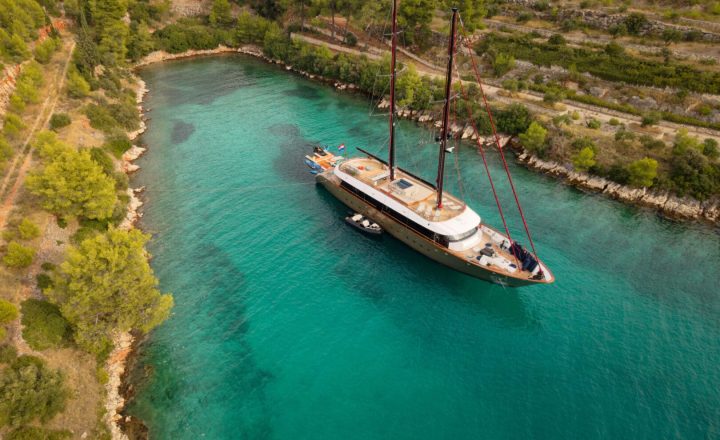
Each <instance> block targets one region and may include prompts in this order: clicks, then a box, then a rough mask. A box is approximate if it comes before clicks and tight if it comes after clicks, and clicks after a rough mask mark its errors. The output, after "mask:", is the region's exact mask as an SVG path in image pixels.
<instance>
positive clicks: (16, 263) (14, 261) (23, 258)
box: [3, 241, 35, 268]
mask: <svg viewBox="0 0 720 440" xmlns="http://www.w3.org/2000/svg"><path fill="white" fill-rule="evenodd" d="M33 258H35V249H33V248H29V247H25V246H23V245H21V244H20V243H17V242H15V241H11V242H10V243H8V246H7V253H6V254H5V256H4V257H3V262H4V263H5V265H6V266H8V267H11V268H24V267H28V266H30V265H31V264H32V261H33Z"/></svg>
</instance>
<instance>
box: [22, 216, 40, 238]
mask: <svg viewBox="0 0 720 440" xmlns="http://www.w3.org/2000/svg"><path fill="white" fill-rule="evenodd" d="M18 232H19V233H20V238H22V239H23V240H31V239H33V238H37V237H39V236H40V228H38V226H37V225H36V224H35V223H33V222H32V221H30V219H28V218H24V219H22V221H21V222H20V224H19V225H18Z"/></svg>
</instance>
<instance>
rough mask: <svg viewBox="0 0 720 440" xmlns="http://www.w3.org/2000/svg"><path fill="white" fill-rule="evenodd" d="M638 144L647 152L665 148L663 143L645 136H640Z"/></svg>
mask: <svg viewBox="0 0 720 440" xmlns="http://www.w3.org/2000/svg"><path fill="white" fill-rule="evenodd" d="M640 143H641V144H643V147H645V148H647V149H648V150H661V149H663V148H665V142H663V141H661V140H660V139H655V138H654V137H652V136H648V135H646V134H644V135H642V136H640Z"/></svg>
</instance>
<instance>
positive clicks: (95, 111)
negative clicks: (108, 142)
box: [83, 104, 119, 133]
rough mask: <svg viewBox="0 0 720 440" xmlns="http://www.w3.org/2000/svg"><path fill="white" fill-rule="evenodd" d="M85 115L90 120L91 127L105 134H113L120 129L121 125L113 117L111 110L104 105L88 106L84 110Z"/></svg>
mask: <svg viewBox="0 0 720 440" xmlns="http://www.w3.org/2000/svg"><path fill="white" fill-rule="evenodd" d="M83 113H85V116H87V117H88V119H90V126H91V127H92V128H96V129H98V130H101V131H104V132H106V133H107V132H111V131H113V130H115V129H117V128H118V126H119V124H118V122H117V121H116V120H115V118H114V117H113V115H112V113H111V112H110V109H109V108H108V107H106V106H103V105H98V104H88V105H87V106H85V108H83Z"/></svg>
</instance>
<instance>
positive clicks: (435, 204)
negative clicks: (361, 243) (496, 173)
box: [316, 0, 555, 287]
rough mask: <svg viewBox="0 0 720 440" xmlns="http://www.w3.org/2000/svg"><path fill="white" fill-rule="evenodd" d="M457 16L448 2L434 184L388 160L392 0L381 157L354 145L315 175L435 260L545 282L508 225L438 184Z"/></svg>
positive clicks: (546, 274)
mask: <svg viewBox="0 0 720 440" xmlns="http://www.w3.org/2000/svg"><path fill="white" fill-rule="evenodd" d="M457 19H458V12H457V9H456V8H453V14H452V21H451V33H450V42H449V44H448V46H449V50H448V52H449V59H448V66H447V77H446V83H445V105H444V108H443V121H442V122H443V124H442V135H441V138H440V139H441V141H440V148H439V160H438V175H437V181H436V184H432V183H430V182H427V181H425V180H424V179H422V178H420V177H418V176H416V175H414V174H412V173H411V172H410V171H407V170H404V169H402V168H400V167H398V166H397V165H396V164H395V127H394V122H395V121H394V118H395V79H396V75H397V72H396V69H395V61H396V48H397V0H393V11H392V35H391V39H392V41H391V43H392V44H391V47H392V52H391V76H390V117H389V119H390V121H389V130H390V141H389V148H388V150H389V151H388V159H387V160H384V159H382V158H380V157H377V156H375V155H373V154H371V153H369V152H367V151H365V150H363V149H360V148H358V150H359V151H361V152H362V153H363V154H364V157H356V158H350V159H347V160H344V161H340V162H338V163H336V164H335V165H334V166H332V167H330V168H328V169H325V170H323V171H322V172H319V173H318V174H317V176H316V179H317V182H318V183H319V184H321V185H322V186H323V187H325V188H326V189H327V190H328V191H329V192H330V193H331V194H333V195H334V196H335V197H336V198H337V199H339V200H340V201H342V202H343V203H344V204H345V205H347V206H348V207H350V208H351V209H352V210H353V211H355V212H357V213H359V214H362V215H363V216H365V217H367V218H369V219H372V220H373V221H374V222H376V223H377V224H378V225H380V226H381V227H382V229H384V230H385V231H387V232H388V233H389V234H391V235H392V236H394V237H395V238H397V239H398V240H400V241H402V242H404V243H406V244H407V245H408V246H410V247H411V248H413V249H415V250H416V251H418V252H420V253H421V254H423V255H425V256H427V257H429V258H431V259H433V260H435V261H437V262H438V263H441V264H444V265H445V266H448V267H450V268H452V269H455V270H457V271H459V272H463V273H465V274H468V275H470V276H473V277H476V278H479V279H483V280H486V281H490V282H493V283H497V284H502V285H505V286H510V287H519V286H524V285H530V284H550V283H552V282H553V281H554V280H555V278H554V276H553V275H552V273H551V272H550V270H549V269H548V268H547V267H546V266H545V265H544V264H543V263H542V261H540V260H539V259H538V258H537V256H536V255H535V254H533V253H531V252H529V251H527V250H525V249H524V248H523V247H522V246H520V245H519V244H518V243H516V242H514V241H513V240H512V239H511V238H510V237H509V235H510V234H509V232H508V233H506V234H502V233H501V232H499V231H497V230H495V229H493V228H491V227H490V226H488V225H486V224H485V223H483V221H482V219H481V217H480V216H479V215H478V214H477V213H476V212H475V211H474V210H472V209H471V208H470V207H469V206H467V204H466V203H465V202H463V201H462V200H460V199H459V198H457V197H455V196H453V195H451V194H448V193H447V192H445V191H443V182H444V168H445V154H446V152H447V148H448V146H447V140H448V138H449V136H448V122H449V108H450V93H451V85H452V71H453V54H454V52H455V44H456V26H457ZM518 205H519V204H518ZM498 208H500V205H499V202H498ZM523 220H524V217H523ZM506 231H507V228H506ZM528 236H529V234H528ZM533 247H534V246H533Z"/></svg>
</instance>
